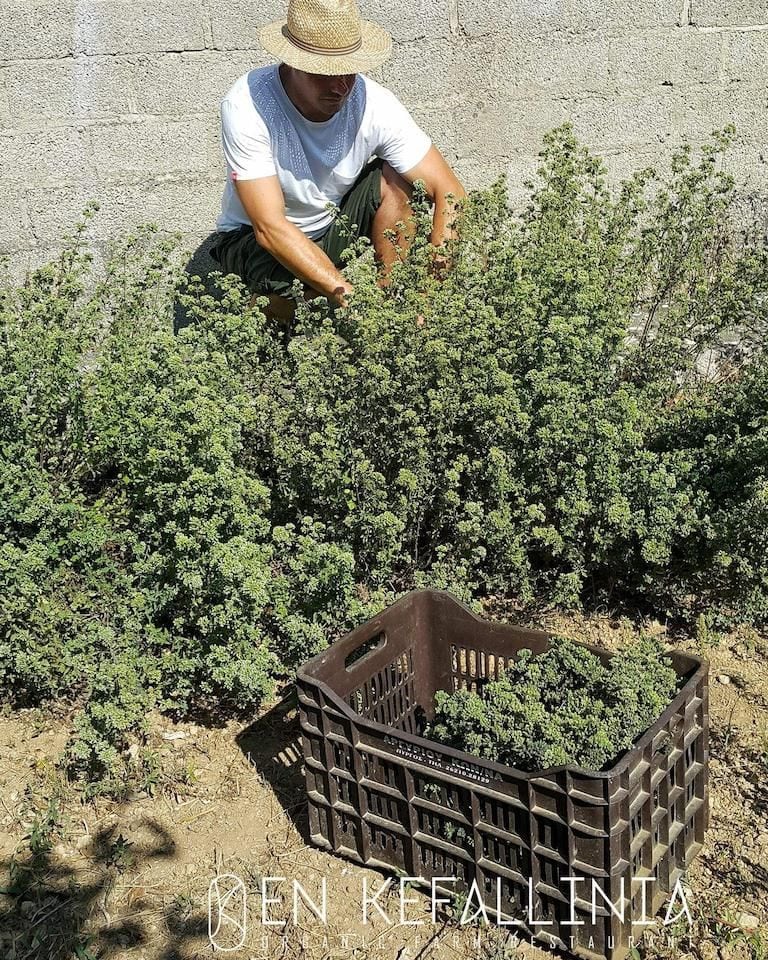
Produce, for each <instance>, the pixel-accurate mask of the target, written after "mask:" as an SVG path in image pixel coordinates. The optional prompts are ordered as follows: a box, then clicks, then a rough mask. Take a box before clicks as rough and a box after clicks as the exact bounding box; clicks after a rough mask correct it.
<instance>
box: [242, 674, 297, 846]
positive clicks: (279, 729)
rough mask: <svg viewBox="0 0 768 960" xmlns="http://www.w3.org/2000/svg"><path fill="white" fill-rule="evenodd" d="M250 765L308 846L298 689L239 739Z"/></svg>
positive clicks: (243, 732) (254, 723)
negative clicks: (267, 785)
mask: <svg viewBox="0 0 768 960" xmlns="http://www.w3.org/2000/svg"><path fill="white" fill-rule="evenodd" d="M237 745H238V746H239V747H240V749H241V750H242V751H243V753H244V755H245V757H246V759H247V760H248V762H249V763H250V764H251V766H252V767H253V768H254V770H256V772H257V773H258V774H260V775H261V776H262V777H263V778H264V779H265V780H266V781H267V783H269V784H270V786H271V787H272V789H273V790H274V792H275V796H276V797H277V799H278V801H279V802H280V804H281V805H282V807H283V809H284V810H285V812H286V814H287V815H288V817H289V818H290V820H291V822H292V823H293V824H294V826H295V827H296V829H297V830H298V831H299V833H300V834H301V837H302V839H303V840H304V841H305V843H309V842H310V839H309V821H308V819H307V798H306V790H305V786H304V760H303V754H302V748H301V731H300V728H299V712H298V701H297V699H296V689H295V688H292V689H291V690H290V692H289V693H288V694H287V695H286V696H285V697H284V698H283V699H282V700H280V701H279V702H278V703H277V704H275V706H274V707H272V708H271V709H270V710H269V711H267V713H265V714H264V715H263V716H261V717H259V719H258V720H256V721H254V722H253V723H252V724H251V725H250V726H249V727H246V729H245V730H243V731H242V732H241V733H240V734H238V736H237Z"/></svg>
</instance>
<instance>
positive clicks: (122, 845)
mask: <svg viewBox="0 0 768 960" xmlns="http://www.w3.org/2000/svg"><path fill="white" fill-rule="evenodd" d="M132 847H133V842H132V841H131V840H126V838H125V837H124V836H123V835H122V833H121V834H119V835H118V837H117V839H116V840H114V841H113V842H112V844H111V845H110V848H109V852H108V853H107V857H106V860H105V863H106V864H107V866H109V867H115V868H116V869H117V871H118V872H119V873H125V871H126V870H129V869H130V868H131V867H132V866H133V864H134V863H135V860H136V855H135V853H134V851H133V850H132V849H131V848H132Z"/></svg>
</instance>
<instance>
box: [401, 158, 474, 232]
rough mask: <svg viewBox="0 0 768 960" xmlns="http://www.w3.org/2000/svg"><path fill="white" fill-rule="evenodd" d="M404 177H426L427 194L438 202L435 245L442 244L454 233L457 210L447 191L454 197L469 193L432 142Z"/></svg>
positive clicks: (434, 225) (456, 198) (411, 180)
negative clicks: (450, 202) (449, 201)
mask: <svg viewBox="0 0 768 960" xmlns="http://www.w3.org/2000/svg"><path fill="white" fill-rule="evenodd" d="M401 176H402V177H403V178H404V179H405V180H407V181H408V182H409V183H413V182H414V181H415V180H423V181H424V186H425V187H426V190H427V195H428V196H429V198H430V200H432V202H433V203H434V205H435V214H434V219H433V221H432V235H431V237H430V240H431V242H432V243H433V244H434V246H436V247H439V246H441V245H442V244H443V243H445V241H446V240H448V239H450V238H452V237H454V236H455V233H456V231H455V228H454V220H455V213H454V208H453V204H449V203H448V201H447V200H446V195H447V194H449V193H450V194H452V195H453V198H454V200H461V199H463V198H464V197H466V195H467V192H466V190H465V189H464V187H463V186H462V185H461V183H460V182H459V180H458V178H457V177H456V174H455V173H454V172H453V170H451V168H450V167H449V166H448V164H447V163H446V161H445V158H444V157H443V155H442V154H441V153H440V151H439V150H438V149H437V147H436V146H435V145H434V144H433V145H432V146H431V147H430V148H429V150H428V151H427V155H426V156H425V157H424V159H423V160H420V161H419V163H417V164H416V166H415V167H411V169H410V170H406V171H405V173H403V174H401Z"/></svg>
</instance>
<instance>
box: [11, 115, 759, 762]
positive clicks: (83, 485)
mask: <svg viewBox="0 0 768 960" xmlns="http://www.w3.org/2000/svg"><path fill="white" fill-rule="evenodd" d="M729 137H730V132H729V131H727V130H726V131H724V132H722V133H720V134H717V135H715V136H714V137H713V138H712V141H711V142H710V143H709V144H707V145H705V147H704V148H703V149H702V150H700V151H698V152H697V153H696V154H695V155H694V153H693V151H691V149H690V148H688V147H683V148H681V150H680V151H679V152H678V153H677V155H676V156H675V158H674V161H673V164H672V168H671V170H670V171H669V172H666V173H664V174H658V173H656V172H654V171H652V170H644V171H639V172H638V173H637V174H636V175H634V176H633V177H631V178H630V179H629V180H627V181H626V182H624V183H622V184H620V185H619V186H618V187H616V188H610V187H609V186H608V184H607V180H606V176H605V171H604V169H603V167H602V164H601V162H600V161H599V160H598V159H597V158H595V157H594V156H592V155H591V154H590V153H589V151H588V150H586V149H585V148H584V147H582V146H581V145H580V144H579V143H578V142H577V141H576V139H575V138H574V135H573V132H572V130H571V129H570V128H569V127H567V126H566V127H563V128H560V129H558V130H556V131H553V132H552V133H551V134H550V135H549V136H548V137H547V138H546V141H545V144H544V150H543V153H542V159H541V169H540V172H539V177H538V179H537V181H536V183H535V184H532V185H531V190H530V201H529V203H528V204H527V206H526V208H525V209H523V210H521V211H511V210H509V209H508V206H507V196H506V189H505V185H504V184H503V182H499V183H497V184H495V185H494V186H492V187H491V188H490V189H488V190H484V191H478V192H475V193H473V194H472V195H471V196H470V197H469V198H468V200H467V201H465V202H464V203H463V209H462V212H461V225H460V231H459V235H458V238H457V239H456V240H455V241H453V242H452V244H451V248H450V251H449V253H450V259H451V261H452V269H451V270H450V271H448V272H447V273H446V274H445V275H443V276H438V275H436V274H435V271H434V270H433V269H432V250H431V247H430V244H429V239H428V238H429V232H430V213H429V204H428V203H427V202H426V200H425V198H424V196H423V192H421V193H418V191H417V196H416V199H415V201H414V208H415V216H414V218H415V240H414V243H413V246H412V248H411V251H410V253H409V255H408V256H407V258H404V259H403V260H402V262H400V263H397V264H396V265H395V268H394V269H393V271H392V278H391V283H390V284H389V286H388V287H387V288H385V289H382V288H381V287H380V286H379V284H378V282H377V280H378V276H377V271H376V265H375V263H374V259H373V252H372V250H371V248H370V244H369V243H368V242H367V241H365V240H361V241H357V242H355V243H353V244H352V245H351V249H350V255H349V260H348V263H347V266H346V267H345V272H346V274H347V276H348V278H349V279H350V281H351V282H352V284H353V286H354V292H353V294H352V295H351V297H350V301H349V305H348V307H347V308H345V309H330V308H329V305H328V303H327V302H326V301H325V300H323V299H322V298H318V299H317V300H315V301H310V302H308V303H305V302H301V303H299V305H298V308H297V317H296V320H295V322H294V323H293V325H292V327H291V329H290V330H289V331H287V332H286V331H282V330H279V329H278V328H277V327H276V326H275V324H274V323H273V322H272V321H270V320H268V319H266V318H265V316H264V314H263V312H262V308H263V306H264V304H265V301H259V302H257V303H256V304H255V305H253V306H250V305H249V300H250V296H249V294H248V292H247V291H246V290H245V289H244V288H243V286H242V284H241V283H240V282H239V281H238V280H237V279H236V278H234V277H218V278H217V277H214V278H212V283H211V284H210V285H208V286H206V285H205V284H203V283H202V282H201V281H200V280H199V279H197V278H194V277H192V278H190V277H187V276H186V274H185V272H184V271H183V269H182V267H181V265H180V260H179V255H178V249H177V243H176V241H175V240H174V239H173V238H166V237H164V236H163V235H162V234H160V232H159V231H157V230H156V229H151V228H146V229H142V230H140V231H138V232H137V233H136V234H134V235H130V236H126V237H123V238H120V239H119V240H118V241H117V242H116V245H115V248H114V250H113V253H112V256H111V257H110V260H109V263H108V266H107V268H106V270H105V271H104V272H103V273H101V274H100V275H99V276H96V275H95V274H94V271H93V270H92V268H91V262H90V255H89V253H88V249H87V244H86V240H85V238H86V236H87V232H88V223H89V221H90V219H91V218H92V217H93V216H95V215H96V212H95V210H93V209H88V210H87V211H86V216H85V218H84V221H83V223H82V224H81V225H80V226H79V228H78V229H77V231H76V232H75V234H74V235H73V236H72V237H71V238H69V240H68V241H67V242H66V244H65V247H64V252H63V254H62V256H61V257H60V258H59V259H58V260H56V261H55V262H53V263H51V264H49V265H47V266H45V267H43V268H41V269H40V270H37V271H35V272H34V273H32V274H31V275H30V276H29V277H28V278H27V279H26V281H25V282H24V283H21V284H15V283H12V282H10V281H7V282H5V283H4V284H3V285H2V288H1V289H0V327H1V329H2V336H1V337H0V669H1V670H2V687H3V691H4V693H5V695H6V696H7V697H8V698H9V699H11V700H12V701H14V702H22V701H23V702H31V703H35V702H38V703H39V702H44V701H47V700H50V699H52V698H64V699H66V700H69V701H70V702H72V703H73V704H74V705H76V706H77V707H78V709H79V710H80V713H79V715H78V718H77V721H76V725H75V726H76V735H75V738H74V739H73V742H72V745H71V749H70V752H69V762H70V764H71V768H72V769H73V770H74V771H79V772H80V773H82V774H84V775H87V776H88V777H90V778H91V779H92V780H94V781H96V780H97V779H98V778H102V777H106V778H107V779H109V778H110V777H112V776H113V774H114V773H115V770H117V769H118V768H119V766H120V756H121V751H124V750H125V748H126V747H127V746H128V745H129V743H131V742H133V741H134V740H135V739H136V738H140V737H141V730H142V724H143V723H144V722H145V718H146V716H147V712H148V711H149V710H150V709H153V708H155V709H160V710H165V711H174V712H176V713H185V712H189V711H192V710H210V709H214V710H226V711H229V710H235V709H237V710H246V711H253V710H254V709H255V708H256V707H257V706H258V704H259V703H261V702H262V701H263V700H264V698H265V697H266V696H268V695H269V693H270V691H271V690H272V689H273V686H274V684H275V682H280V681H282V680H283V679H286V678H290V676H291V674H292V672H293V670H294V669H295V667H296V666H297V664H299V663H301V662H302V661H303V660H304V659H306V658H307V657H309V656H311V655H312V654H313V653H315V652H317V651H318V650H320V649H322V647H323V646H324V645H325V644H326V643H328V642H329V641H332V640H333V639H335V638H336V637H338V636H339V635H340V634H341V633H342V632H343V631H344V630H346V629H348V628H349V627H351V626H352V625H354V624H355V623H358V622H360V621H361V620H363V619H366V618H367V617H369V616H371V615H373V613H374V612H375V611H377V610H379V609H381V607H382V606H384V605H385V604H386V603H388V602H390V601H391V600H393V599H394V598H395V597H396V596H397V595H398V594H399V593H402V592H403V591H405V590H408V589H411V588H413V587H419V586H424V585H433V586H437V587H443V588H447V589H450V590H451V591H453V592H454V593H456V594H457V595H459V596H460V597H462V598H463V599H464V600H466V601H468V602H476V601H478V600H479V599H481V598H482V597H483V596H488V595H502V596H505V597H512V598H515V599H517V600H519V601H521V602H523V603H530V604H533V603H536V604H549V605H552V604H554V605H561V606H577V605H581V604H583V603H585V602H587V603H603V602H610V603H620V602H629V603H633V604H636V605H637V604H640V605H643V606H645V607H647V608H648V609H649V610H654V611H655V612H656V613H657V614H658V615H665V614H666V615H668V616H670V617H679V618H683V619H684V620H685V619H687V620H691V621H692V620H695V618H696V617H697V616H699V615H700V614H701V613H702V612H705V613H706V615H707V617H708V619H709V621H710V622H711V623H712V624H713V626H715V625H718V624H725V623H728V622H734V621H736V620H746V621H750V622H752V623H754V624H756V625H759V624H761V623H764V622H765V621H766V619H767V615H768V563H767V562H766V559H765V558H766V556H768V551H766V546H767V544H766V532H765V531H766V529H767V527H766V523H765V520H766V512H767V511H768V508H767V507H766V503H767V502H768V480H767V479H766V463H768V458H767V457H766V443H767V442H768V419H767V417H766V397H767V396H768V365H767V364H766V347H765V343H766V339H765V332H766V318H767V315H768V299H767V297H766V294H767V293H768V252H767V251H766V245H765V242H764V239H763V238H762V236H761V235H760V234H759V232H758V231H756V230H754V229H749V228H748V226H745V227H742V226H741V225H740V224H739V222H738V221H737V220H736V219H735V217H734V215H733V211H734V207H735V203H736V200H737V196H736V192H735V187H734V184H733V182H732V181H731V179H730V178H729V177H727V176H726V175H725V174H724V173H723V172H722V171H721V169H720V167H721V159H722V155H723V153H724V151H725V150H726V149H727V145H728V141H729ZM179 309H181V310H183V311H184V313H185V314H186V325H185V326H184V327H183V329H181V330H179V331H178V332H177V333H174V331H173V322H172V318H173V316H174V312H175V311H178V310H179ZM422 321H423V322H422Z"/></svg>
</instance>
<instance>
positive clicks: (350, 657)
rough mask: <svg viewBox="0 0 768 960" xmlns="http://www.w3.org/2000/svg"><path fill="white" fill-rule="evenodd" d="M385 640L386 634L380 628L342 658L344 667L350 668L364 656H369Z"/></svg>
mask: <svg viewBox="0 0 768 960" xmlns="http://www.w3.org/2000/svg"><path fill="white" fill-rule="evenodd" d="M386 642H387V635H386V633H385V632H384V631H383V630H382V631H381V633H377V634H376V635H375V636H373V637H371V638H370V639H369V640H364V641H363V642H362V643H361V644H360V646H359V647H356V648H355V649H354V650H353V651H352V652H351V653H348V654H347V656H346V657H345V659H344V667H345V669H347V670H351V669H352V667H353V666H354V665H355V664H356V663H359V662H360V661H361V660H363V659H365V658H366V657H369V656H371V654H373V653H374V652H375V651H377V650H381V649H382V647H384V645H385V644H386Z"/></svg>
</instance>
